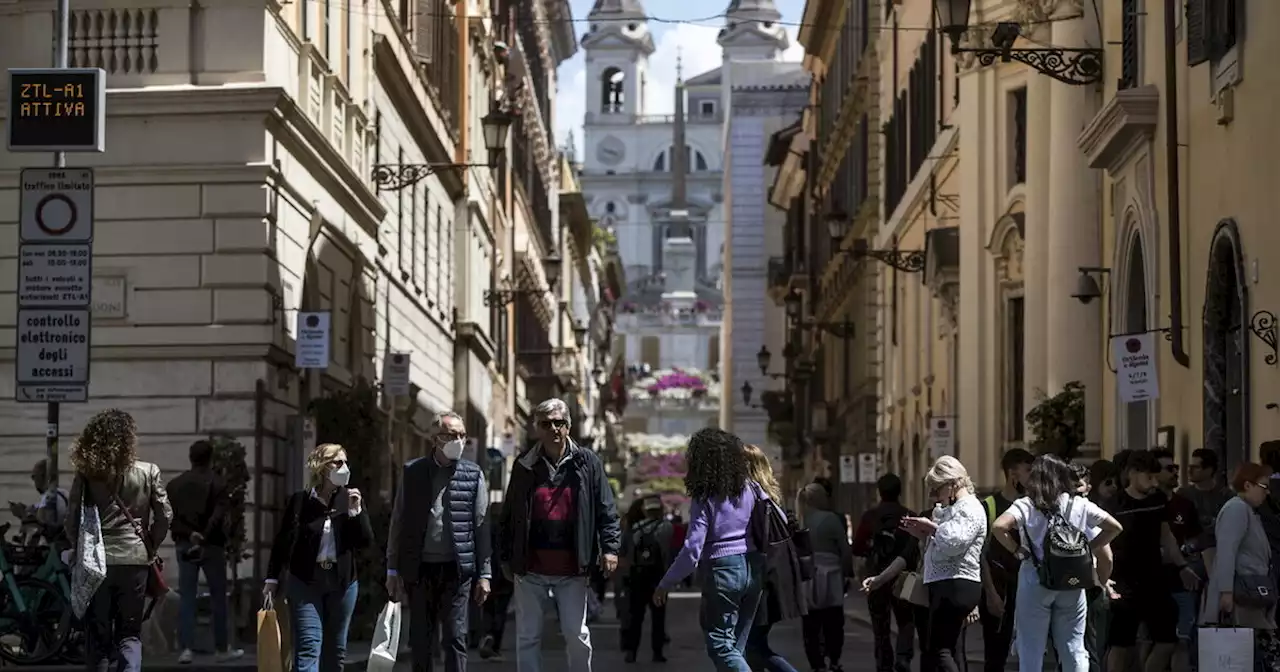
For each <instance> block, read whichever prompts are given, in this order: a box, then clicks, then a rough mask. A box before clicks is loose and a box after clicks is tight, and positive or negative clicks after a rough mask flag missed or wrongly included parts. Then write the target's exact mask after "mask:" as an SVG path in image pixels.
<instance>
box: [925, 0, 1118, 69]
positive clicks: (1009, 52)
mask: <svg viewBox="0 0 1280 672" xmlns="http://www.w3.org/2000/svg"><path fill="white" fill-rule="evenodd" d="M972 3H973V0H933V6H934V9H935V10H937V12H938V23H939V25H940V27H941V28H940V29H941V30H942V32H944V33H946V34H947V36H948V37H950V38H951V53H953V54H974V55H975V56H976V57H977V58H978V63H979V64H980V65H982V66H984V67H985V66H988V65H991V64H993V63H995V62H996V59H999V60H1000V62H1001V63H1009V62H1012V61H1018V62H1019V63H1024V64H1026V65H1028V66H1030V67H1032V68H1033V69H1035V70H1036V71H1037V72H1039V73H1041V74H1044V75H1048V76H1050V77H1052V78H1054V79H1056V80H1058V81H1060V82H1062V83H1064V84H1071V85H1072V86H1084V85H1087V84H1096V83H1097V82H1098V81H1100V80H1101V79H1102V50H1101V49H1088V48H1085V49H1065V48H1060V47H1049V48H1044V49H1014V48H1013V44H1014V43H1015V42H1017V41H1018V37H1019V35H1020V34H1021V32H1022V29H1021V28H1020V27H1019V26H1018V24H1017V23H1015V22H1013V21H1001V22H999V23H997V24H996V27H995V30H994V31H992V33H991V44H992V45H993V46H991V47H978V48H970V47H962V46H960V40H961V39H963V38H964V34H965V32H966V31H967V30H969V9H970V6H971V5H972Z"/></svg>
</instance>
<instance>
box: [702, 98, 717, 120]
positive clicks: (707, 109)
mask: <svg viewBox="0 0 1280 672" xmlns="http://www.w3.org/2000/svg"><path fill="white" fill-rule="evenodd" d="M715 113H716V104H715V102H714V101H710V100H704V101H702V116H704V117H710V116H714V115H715Z"/></svg>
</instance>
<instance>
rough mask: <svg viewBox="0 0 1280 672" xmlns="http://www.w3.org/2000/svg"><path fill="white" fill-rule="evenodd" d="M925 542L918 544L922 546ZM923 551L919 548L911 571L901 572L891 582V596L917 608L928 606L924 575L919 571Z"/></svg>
mask: <svg viewBox="0 0 1280 672" xmlns="http://www.w3.org/2000/svg"><path fill="white" fill-rule="evenodd" d="M924 543H925V542H923V541H922V542H920V545H921V546H923V545H924ZM924 552H925V549H924V548H921V549H920V552H919V555H918V556H917V558H916V566H915V568H913V569H910V570H906V571H903V572H902V573H901V574H898V577H897V578H896V579H894V582H893V596H894V597H896V598H898V599H899V600H902V601H903V602H908V603H910V604H914V605H916V606H917V607H927V606H929V591H928V589H927V588H925V585H924V574H923V573H922V572H921V571H920V567H921V565H923V564H924Z"/></svg>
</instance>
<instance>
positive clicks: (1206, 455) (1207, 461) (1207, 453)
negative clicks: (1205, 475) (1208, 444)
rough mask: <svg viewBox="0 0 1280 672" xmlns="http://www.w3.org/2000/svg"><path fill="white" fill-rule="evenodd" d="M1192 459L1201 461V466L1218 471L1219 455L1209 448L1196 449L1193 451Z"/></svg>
mask: <svg viewBox="0 0 1280 672" xmlns="http://www.w3.org/2000/svg"><path fill="white" fill-rule="evenodd" d="M1191 459H1193V460H1200V466H1202V467H1204V468H1206V469H1212V470H1214V472H1217V471H1218V454H1217V453H1216V452H1214V451H1212V450H1209V449H1208V448H1196V449H1195V450H1193V451H1191Z"/></svg>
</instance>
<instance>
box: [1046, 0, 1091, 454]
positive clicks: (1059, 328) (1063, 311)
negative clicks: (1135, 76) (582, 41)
mask: <svg viewBox="0 0 1280 672" xmlns="http://www.w3.org/2000/svg"><path fill="white" fill-rule="evenodd" d="M1063 4H1066V5H1074V4H1076V3H1073V2H1068V3H1063ZM1080 7H1081V8H1082V9H1083V12H1082V14H1083V16H1082V17H1081V18H1077V19H1073V20H1069V21H1058V22H1056V23H1054V24H1053V44H1055V45H1058V46H1060V47H1086V46H1088V47H1097V46H1098V40H1097V37H1096V28H1095V26H1096V23H1095V21H1096V19H1095V15H1094V12H1093V6H1092V3H1089V2H1084V3H1080ZM1063 9H1064V10H1065V9H1068V8H1067V7H1064V8H1063ZM1036 76H1037V77H1045V75H1036ZM1050 86H1051V87H1052V95H1051V98H1050V105H1049V108H1050V109H1049V152H1050V156H1051V157H1052V160H1051V161H1050V163H1049V218H1048V222H1049V260H1048V261H1049V263H1048V267H1049V273H1048V283H1047V287H1046V289H1047V292H1048V295H1047V296H1046V300H1045V306H1046V307H1047V309H1048V317H1047V320H1046V324H1047V326H1048V333H1047V336H1048V346H1049V347H1048V366H1047V371H1046V374H1047V381H1046V382H1047V383H1048V389H1047V390H1046V391H1047V392H1048V393H1049V394H1055V393H1057V392H1059V391H1061V389H1062V386H1063V385H1065V384H1066V383H1069V382H1071V381H1073V380H1078V381H1080V382H1081V383H1082V384H1083V385H1084V386H1085V396H1086V408H1087V412H1086V417H1085V422H1086V424H1087V428H1086V436H1087V441H1088V443H1090V444H1094V445H1097V444H1098V443H1099V442H1100V439H1101V436H1102V366H1103V364H1102V348H1101V346H1102V341H1103V336H1104V335H1103V334H1102V332H1101V328H1102V327H1101V324H1102V319H1101V318H1102V314H1101V312H1102V310H1103V307H1104V306H1106V305H1107V302H1106V301H1094V302H1092V303H1090V304H1089V305H1087V306H1086V305H1082V304H1081V303H1080V302H1079V301H1077V300H1075V299H1073V298H1071V295H1072V294H1074V293H1075V286H1076V278H1077V277H1078V276H1079V268H1080V267H1081V266H1097V265H1099V261H1100V258H1101V232H1100V230H1099V227H1100V219H1099V218H1100V217H1101V214H1100V212H1099V208H1098V205H1099V198H1098V190H1099V184H1100V178H1099V175H1098V173H1097V172H1095V171H1094V170H1093V169H1091V168H1090V167H1089V165H1088V161H1087V160H1086V158H1085V156H1084V153H1083V152H1081V151H1080V148H1079V147H1078V146H1077V144H1076V141H1077V138H1079V136H1080V132H1081V131H1083V130H1084V128H1085V126H1086V125H1087V124H1088V123H1089V121H1090V120H1092V118H1093V116H1094V113H1095V112H1096V110H1097V107H1098V92H1097V87H1096V86H1093V85H1089V86H1072V85H1069V84H1063V83H1061V82H1058V81H1056V80H1052V81H1051V84H1050Z"/></svg>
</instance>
